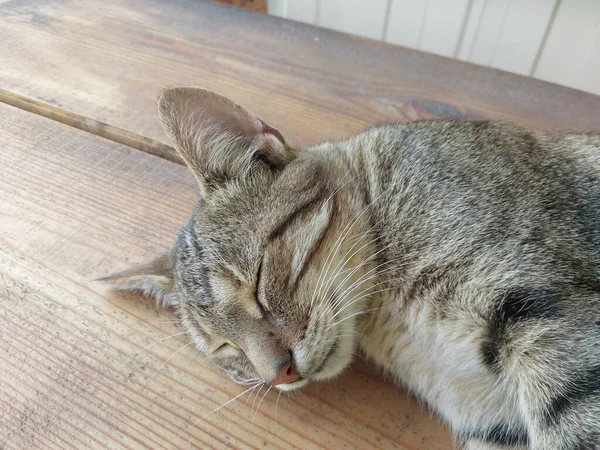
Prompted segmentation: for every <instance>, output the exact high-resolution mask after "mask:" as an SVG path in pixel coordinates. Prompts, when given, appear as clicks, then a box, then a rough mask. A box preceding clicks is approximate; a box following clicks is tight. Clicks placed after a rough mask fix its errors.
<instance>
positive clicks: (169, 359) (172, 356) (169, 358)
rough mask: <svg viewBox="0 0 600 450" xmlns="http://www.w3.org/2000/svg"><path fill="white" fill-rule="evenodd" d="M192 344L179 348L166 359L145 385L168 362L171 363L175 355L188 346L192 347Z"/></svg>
mask: <svg viewBox="0 0 600 450" xmlns="http://www.w3.org/2000/svg"><path fill="white" fill-rule="evenodd" d="M193 344H194V343H193V342H188V343H187V344H185V345H184V346H183V347H181V348H180V349H179V350H177V351H176V352H174V353H173V354H172V355H171V356H169V357H168V358H167V360H166V361H165V362H163V363H162V364H161V365H160V367H159V368H158V369H157V370H156V372H154V374H152V376H151V377H150V378H148V381H147V383H148V382H150V381H151V380H152V379H153V378H154V377H155V376H156V375H157V374H158V372H160V371H161V370H162V368H163V367H165V366H166V365H167V363H168V362H169V361H171V359H173V358H174V357H175V355H177V354H178V353H179V352H180V351H182V350H183V349H185V348H186V347H189V346H190V345H193Z"/></svg>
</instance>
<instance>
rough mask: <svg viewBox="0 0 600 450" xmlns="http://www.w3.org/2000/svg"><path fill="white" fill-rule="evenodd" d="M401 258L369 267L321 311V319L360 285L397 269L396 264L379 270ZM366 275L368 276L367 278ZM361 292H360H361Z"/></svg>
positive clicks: (331, 295)
mask: <svg viewBox="0 0 600 450" xmlns="http://www.w3.org/2000/svg"><path fill="white" fill-rule="evenodd" d="M399 260H400V258H395V259H392V260H390V261H386V262H383V263H380V264H378V265H376V266H374V267H373V268H371V269H369V270H368V271H367V272H366V273H365V274H363V275H362V276H361V277H360V278H359V279H358V280H356V281H355V282H354V283H353V284H352V285H351V286H350V287H348V288H347V289H346V290H345V291H344V292H343V294H342V295H341V296H337V297H338V298H337V300H336V301H335V302H333V303H330V304H329V305H328V307H327V308H325V309H324V310H323V311H322V312H321V314H320V317H319V318H320V319H322V318H323V317H324V316H325V315H326V314H329V313H330V312H333V311H334V310H335V308H336V307H337V306H338V305H340V304H342V303H343V301H344V300H345V299H346V298H347V296H348V295H350V294H352V293H353V291H354V290H355V289H357V288H358V287H360V286H361V285H362V284H365V283H367V282H369V281H370V280H371V279H374V278H378V277H380V276H382V275H384V274H385V273H387V272H389V271H391V270H397V268H398V267H397V266H394V267H389V268H387V269H385V270H379V269H380V268H381V267H384V266H386V265H388V264H391V263H396V262H397V261H399ZM365 277H366V278H365ZM385 282H386V280H383V281H382V282H380V283H376V284H375V285H378V284H381V283H385ZM342 284H343V283H341V284H340V285H342ZM336 292H337V290H336V291H334V292H333V293H331V294H330V295H329V296H328V298H331V297H333V296H334V295H335V293H336ZM359 294H360V292H359Z"/></svg>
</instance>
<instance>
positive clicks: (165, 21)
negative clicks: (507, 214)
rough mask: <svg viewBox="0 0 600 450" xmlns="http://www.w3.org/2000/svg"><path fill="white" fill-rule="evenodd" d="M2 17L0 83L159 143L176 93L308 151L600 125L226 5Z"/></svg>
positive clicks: (431, 62)
mask: <svg viewBox="0 0 600 450" xmlns="http://www.w3.org/2000/svg"><path fill="white" fill-rule="evenodd" d="M92 11H93V13H92ZM0 17H1V20H2V26H1V27H0V60H1V61H3V63H2V65H1V67H0V86H2V87H3V88H4V89H7V90H9V91H11V92H14V93H16V94H19V95H22V96H25V97H28V98H29V99H32V100H34V101H42V102H45V103H48V104H50V105H53V106H55V107H57V108H62V109H64V110H66V111H69V112H70V113H73V114H74V115H75V116H82V117H85V118H90V119H93V120H94V121H97V122H99V123H106V124H108V125H110V126H113V127H115V128H118V129H124V130H127V131H128V132H131V133H133V134H136V135H139V136H143V137H144V138H148V139H152V140H155V141H158V142H161V143H166V139H165V137H164V135H163V132H162V130H161V128H160V125H159V123H158V120H157V118H156V114H155V98H156V92H157V90H158V89H160V88H162V87H164V86H166V85H173V84H195V85H202V86H204V87H207V88H209V89H213V90H215V91H218V92H221V93H223V94H225V95H228V96H230V97H231V98H233V99H234V100H236V101H238V102H240V103H242V104H244V105H245V106H246V107H248V108H250V109H251V110H252V111H253V112H255V113H256V114H257V115H259V116H261V117H263V119H265V120H266V121H267V122H269V123H271V124H272V125H273V126H276V127H278V128H279V129H280V130H281V131H282V132H283V134H284V135H286V137H287V138H288V139H289V140H290V141H292V142H296V143H298V144H301V145H304V144H312V143H316V142H319V141H322V140H325V139H338V138H342V137H345V136H348V135H351V134H353V133H356V132H358V131H360V130H362V129H364V128H365V127H367V126H369V125H372V124H374V123H382V122H390V121H405V120H412V119H415V118H419V117H434V116H440V115H441V116H461V115H464V116H469V117H476V118H496V119H502V120H510V121H513V122H518V123H522V124H525V125H531V126H536V127H540V128H546V129H572V130H593V129H596V130H597V129H600V99H599V98H597V97H593V96H589V95H585V94H583V93H580V92H576V91H573V90H570V89H567V88H561V87H557V86H553V85H550V84H547V83H543V82H540V81H535V80H530V79H526V78H523V77H519V76H515V75H510V74H506V73H502V72H499V71H495V70H490V69H486V68H483V67H475V66H472V65H468V64H465V63H462V62H459V61H451V60H448V59H445V58H441V57H437V56H432V55H428V54H423V53H419V52H415V51H411V50H406V49H403V48H400V47H397V46H392V45H386V44H384V43H380V42H373V41H368V40H364V39H360V38H353V37H349V36H346V35H342V34H339V33H336V32H332V31H328V30H323V29H318V28H315V27H313V26H309V25H305V24H299V23H295V22H291V21H284V20H281V19H278V18H275V17H270V16H266V15H263V14H257V13H251V12H248V11H245V10H243V9H240V8H230V7H227V6H225V5H220V4H214V3H204V2H198V1H195V0H194V1H191V0H173V1H171V2H164V1H159V0H128V1H125V0H107V1H106V2H104V3H103V7H102V8H97V6H96V2H94V1H92V0H78V1H61V2H48V1H44V0H12V1H4V2H0Z"/></svg>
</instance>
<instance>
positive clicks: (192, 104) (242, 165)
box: [158, 87, 296, 196]
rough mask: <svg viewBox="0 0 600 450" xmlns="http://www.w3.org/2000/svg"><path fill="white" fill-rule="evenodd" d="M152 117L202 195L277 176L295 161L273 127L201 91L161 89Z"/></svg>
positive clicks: (239, 107)
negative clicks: (239, 182)
mask: <svg viewBox="0 0 600 450" xmlns="http://www.w3.org/2000/svg"><path fill="white" fill-rule="evenodd" d="M158 113H159V117H160V119H161V122H162V125H163V128H164V129H165V131H166V133H167V134H168V135H169V137H170V138H171V141H172V142H173V144H175V147H176V149H177V152H178V153H179V155H180V156H181V158H182V159H183V160H184V161H185V163H186V164H187V166H188V167H189V168H190V170H191V171H192V173H193V174H194V175H195V176H196V179H197V180H198V184H199V186H200V191H201V194H202V195H203V196H204V195H207V194H210V192H211V191H212V190H214V189H215V188H218V187H219V186H220V185H222V184H223V183H224V182H227V181H228V180H232V179H241V178H245V177H249V176H252V175H254V174H257V173H260V172H262V173H265V172H266V173H268V172H271V173H273V172H279V171H281V170H282V169H283V168H284V167H285V166H286V164H287V163H288V162H290V161H291V160H292V159H294V158H295V156H296V151H295V150H294V149H293V148H291V147H290V146H288V145H287V144H286V142H285V139H284V138H283V136H282V135H281V133H280V132H279V131H277V130H276V129H275V128H273V127H271V126H269V125H267V124H266V123H265V122H263V121H262V120H261V119H259V118H258V117H256V116H254V115H252V114H251V113H250V112H249V111H248V110H246V109H245V108H243V107H242V106H240V105H238V104H237V103H235V102H233V101H231V100H229V99H228V98H226V97H223V96H222V95H219V94H216V93H214V92H211V91H207V90H206V89H201V88H196V87H176V88H171V89H167V90H165V91H163V92H162V93H161V95H160V97H159V99H158Z"/></svg>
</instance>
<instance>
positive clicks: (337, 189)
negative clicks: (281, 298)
mask: <svg viewBox="0 0 600 450" xmlns="http://www.w3.org/2000/svg"><path fill="white" fill-rule="evenodd" d="M350 172H351V170H348V171H347V172H346V174H345V175H344V177H343V178H342V180H343V179H344V178H346V176H347V175H348V174H349V173H350ZM357 176H358V175H355V176H354V177H353V178H351V179H350V180H348V181H347V182H346V183H344V184H342V185H340V186H339V187H338V188H336V190H335V191H334V192H333V193H332V194H331V195H330V196H329V198H328V199H327V200H326V203H328V202H329V201H330V200H331V199H332V198H333V196H334V195H335V194H336V193H337V192H338V191H339V190H340V189H341V188H342V187H344V186H345V185H346V184H348V183H349V182H350V181H353V180H354V179H356V177H357ZM330 256H332V253H330V254H329V255H328V257H327V259H326V261H325V264H327V260H328V259H329V257H330ZM322 274H323V268H321V273H320V274H319V279H318V280H317V288H318V286H319V282H320V279H321V276H322ZM315 291H316V289H315ZM313 300H314V295H313V298H312V299H311V302H310V304H311V306H312V304H313Z"/></svg>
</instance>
